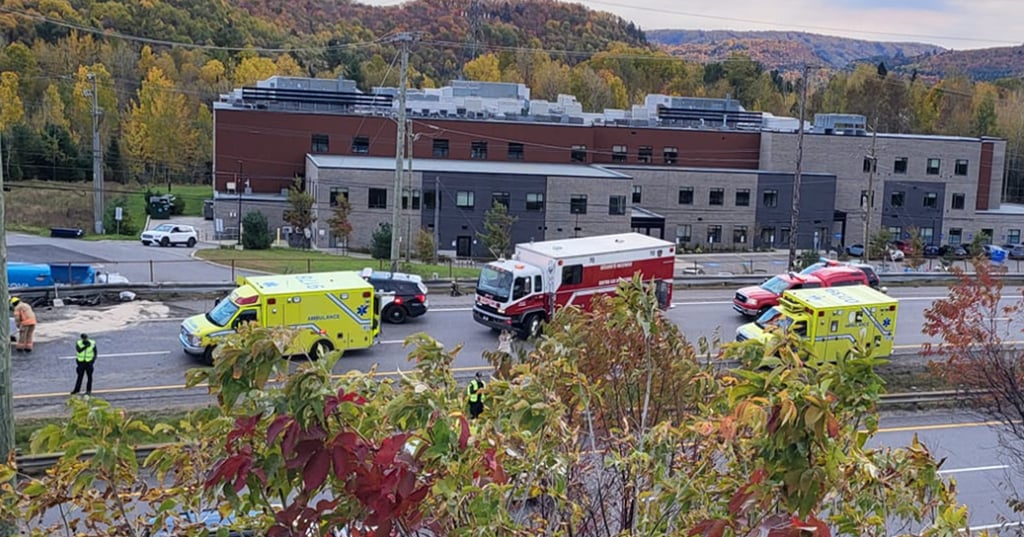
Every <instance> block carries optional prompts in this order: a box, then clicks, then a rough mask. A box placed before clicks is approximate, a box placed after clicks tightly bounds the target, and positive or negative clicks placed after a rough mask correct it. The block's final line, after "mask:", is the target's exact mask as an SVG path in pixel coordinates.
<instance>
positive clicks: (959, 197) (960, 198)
mask: <svg viewBox="0 0 1024 537" xmlns="http://www.w3.org/2000/svg"><path fill="white" fill-rule="evenodd" d="M966 200H967V195H966V194H963V193H955V194H953V202H952V203H951V204H950V205H949V208H950V209H959V210H963V208H964V205H966Z"/></svg>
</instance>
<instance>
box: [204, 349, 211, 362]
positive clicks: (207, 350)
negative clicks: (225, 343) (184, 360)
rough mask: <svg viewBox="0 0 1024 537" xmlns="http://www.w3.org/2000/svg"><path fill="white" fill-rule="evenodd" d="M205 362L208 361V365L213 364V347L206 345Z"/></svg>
mask: <svg viewBox="0 0 1024 537" xmlns="http://www.w3.org/2000/svg"><path fill="white" fill-rule="evenodd" d="M203 362H206V365H213V347H206V350H205V351H203Z"/></svg>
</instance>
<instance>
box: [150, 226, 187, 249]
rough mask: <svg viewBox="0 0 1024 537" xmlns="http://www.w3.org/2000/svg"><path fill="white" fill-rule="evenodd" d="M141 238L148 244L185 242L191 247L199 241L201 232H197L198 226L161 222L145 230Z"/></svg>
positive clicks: (166, 244) (167, 244) (165, 244)
mask: <svg viewBox="0 0 1024 537" xmlns="http://www.w3.org/2000/svg"><path fill="white" fill-rule="evenodd" d="M140 239H142V244H144V245H146V246H149V245H150V244H159V245H160V246H173V245H175V244H184V245H185V246H188V247H189V248H191V247H193V246H195V245H196V242H198V241H199V234H198V233H196V228H194V227H192V226H186V225H182V224H160V225H159V226H156V227H155V228H153V229H147V230H146V231H143V232H142V236H141V237H140Z"/></svg>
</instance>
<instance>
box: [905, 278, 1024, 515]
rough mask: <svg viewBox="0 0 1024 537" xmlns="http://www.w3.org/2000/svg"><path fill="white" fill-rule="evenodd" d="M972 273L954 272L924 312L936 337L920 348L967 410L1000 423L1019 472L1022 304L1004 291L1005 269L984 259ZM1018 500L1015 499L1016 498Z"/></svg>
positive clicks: (1023, 447) (1023, 440)
mask: <svg viewBox="0 0 1024 537" xmlns="http://www.w3.org/2000/svg"><path fill="white" fill-rule="evenodd" d="M971 267H972V271H971V272H967V271H964V270H962V269H960V268H959V267H955V268H953V272H954V274H956V278H957V279H956V282H955V283H954V284H952V285H951V286H950V288H949V294H948V296H947V297H946V298H943V299H941V300H937V301H935V302H933V303H932V305H931V306H930V307H929V308H928V309H926V310H925V312H924V319H925V322H924V333H925V334H926V335H928V336H930V337H933V338H936V337H937V338H938V341H939V342H938V343H937V344H927V345H925V351H926V353H927V354H929V355H931V356H932V357H933V361H932V363H931V369H932V370H933V371H934V372H936V374H938V375H939V376H940V377H941V378H943V379H944V380H946V382H948V383H949V385H951V386H955V387H956V389H957V390H959V391H962V392H964V394H965V395H966V396H967V397H966V398H965V399H964V404H967V405H970V407H971V408H973V409H975V410H977V411H978V412H980V413H981V414H983V415H984V416H985V417H987V418H988V419H991V420H994V421H997V422H999V424H1000V426H999V427H996V428H995V430H996V431H997V433H998V434H999V436H1000V438H1001V440H1002V442H1001V443H1002V445H1003V447H1004V448H1005V450H1006V452H1007V453H1008V454H1009V455H1010V456H1012V457H1013V458H1014V459H1015V461H1016V464H1017V466H1018V469H1020V468H1022V467H1024V390H1022V389H1021V379H1022V378H1024V351H1022V350H1021V349H1019V348H1015V347H1014V346H1013V345H1011V343H1012V342H1014V341H1016V340H1019V339H1020V328H1019V326H1020V325H1019V321H1020V320H1021V317H1022V313H1024V300H1022V297H1021V295H1020V291H1019V290H1014V291H1012V292H1007V291H1006V289H1005V284H1004V280H1003V277H1002V276H1003V273H1004V269H1003V268H1001V267H996V266H993V265H992V263H990V262H989V261H988V260H987V259H982V258H974V259H972V260H971ZM1018 499H1019V498H1018Z"/></svg>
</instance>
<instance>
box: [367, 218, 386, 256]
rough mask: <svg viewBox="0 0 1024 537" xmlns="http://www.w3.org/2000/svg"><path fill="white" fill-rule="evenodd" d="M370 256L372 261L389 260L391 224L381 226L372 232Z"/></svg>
mask: <svg viewBox="0 0 1024 537" xmlns="http://www.w3.org/2000/svg"><path fill="white" fill-rule="evenodd" d="M370 256H371V257H373V258H374V259H391V224H381V225H380V227H378V228H377V230H376V231H374V232H373V242H372V244H371V245H370Z"/></svg>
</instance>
